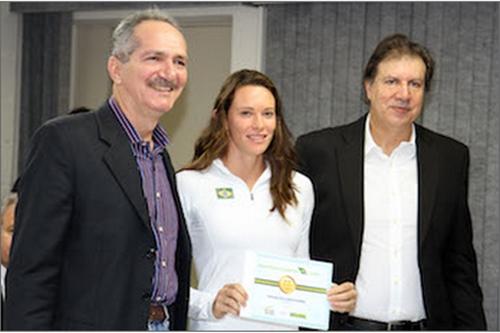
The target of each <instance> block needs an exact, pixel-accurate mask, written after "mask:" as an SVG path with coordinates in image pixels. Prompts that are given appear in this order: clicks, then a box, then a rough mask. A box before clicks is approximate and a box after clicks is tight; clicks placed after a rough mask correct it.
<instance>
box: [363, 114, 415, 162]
mask: <svg viewBox="0 0 500 333" xmlns="http://www.w3.org/2000/svg"><path fill="white" fill-rule="evenodd" d="M415 133H416V132H415V125H414V124H411V136H410V141H402V142H401V143H400V144H399V146H397V147H396V149H394V151H393V152H392V154H391V155H395V154H396V155H401V154H402V156H407V157H408V158H413V157H414V156H415V154H416V144H415V138H416V134H415ZM372 151H373V152H374V153H375V152H377V153H380V154H384V153H383V150H382V148H381V147H380V146H378V145H377V143H376V142H375V141H374V140H373V136H372V133H371V131H370V113H368V116H367V117H366V122H365V157H366V156H368V155H370V154H371V153H372Z"/></svg>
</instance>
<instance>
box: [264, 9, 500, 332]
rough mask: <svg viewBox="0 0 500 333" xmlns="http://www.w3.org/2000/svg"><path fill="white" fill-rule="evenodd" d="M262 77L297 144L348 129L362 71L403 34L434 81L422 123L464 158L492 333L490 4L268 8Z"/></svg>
mask: <svg viewBox="0 0 500 333" xmlns="http://www.w3.org/2000/svg"><path fill="white" fill-rule="evenodd" d="M266 7H267V32H266V38H267V39H266V54H265V60H266V72H267V73H268V74H269V75H270V76H271V78H272V79H273V80H274V81H275V82H276V84H277V85H278V88H279V90H280V92H281V96H282V98H283V101H284V105H285V114H286V120H287V123H288V124H289V126H290V128H291V130H292V132H293V133H294V134H295V136H298V135H300V134H303V133H305V132H308V131H311V130H315V129H318V128H323V127H327V126H335V125H340V124H345V123H347V122H351V121H353V120H355V119H357V118H358V117H360V116H361V115H362V114H364V113H365V112H366V111H367V110H366V107H365V106H364V104H363V102H362V98H361V96H362V95H361V76H362V71H363V67H364V65H365V63H366V61H367V59H368V57H369V56H370V54H371V52H372V51H373V49H374V47H375V46H376V44H377V43H378V42H379V41H380V40H381V39H382V38H383V37H385V36H386V35H388V34H391V33H394V32H401V33H404V34H407V35H409V36H410V38H412V39H415V40H416V41H418V42H420V43H422V44H423V45H426V46H427V47H428V48H429V49H430V50H431V52H432V54H433V55H434V57H435V60H436V62H437V72H436V75H435V79H434V82H433V84H434V85H433V87H432V90H431V93H430V94H428V95H429V96H428V99H427V105H426V110H425V111H424V113H423V116H422V117H421V119H419V122H420V123H421V124H423V125H424V126H427V127H429V128H430V129H433V130H436V131H438V132H441V133H443V134H446V135H449V136H451V137H454V138H456V139H458V140H460V141H462V142H464V143H465V144H467V145H468V146H469V148H470V152H471V166H470V185H469V203H470V208H471V213H472V216H473V227H474V245H475V249H476V251H477V254H478V261H479V262H478V268H479V275H480V276H479V277H480V283H481V286H482V289H483V293H484V306H485V311H486V316H487V320H488V328H489V329H490V330H498V329H499V323H498V316H499V312H500V311H499V283H498V279H499V274H498V269H499V259H498V241H499V237H498V236H499V232H498V229H499V227H498V221H499V205H498V200H499V191H498V187H499V178H498V171H499V170H498V163H499V158H498V156H499V154H498V153H499V144H498V143H499V140H498V139H499V137H498V114H499V106H500V101H499V95H500V82H499V77H500V66H499V63H498V59H499V54H500V53H499V36H498V30H499V24H498V10H499V9H498V7H499V6H498V4H497V3H479V2H478V3H471V2H469V3H467V2H461V3H451V2H446V3H435V2H434V3H432V2H418V3H415V2H413V3H412V2H405V3H396V2H386V3H375V2H370V3H361V2H357V3H308V4H305V3H302V4H270V5H267V6H266Z"/></svg>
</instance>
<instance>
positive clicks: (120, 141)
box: [96, 103, 151, 228]
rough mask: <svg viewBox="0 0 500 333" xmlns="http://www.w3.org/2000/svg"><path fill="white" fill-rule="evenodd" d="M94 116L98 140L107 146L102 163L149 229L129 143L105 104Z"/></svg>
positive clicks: (144, 201)
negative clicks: (105, 165) (95, 117)
mask: <svg viewBox="0 0 500 333" xmlns="http://www.w3.org/2000/svg"><path fill="white" fill-rule="evenodd" d="M96 116H97V123H98V130H99V135H100V138H101V140H103V141H104V142H106V143H107V144H108V146H109V149H108V150H107V151H106V152H105V153H104V156H103V158H104V162H105V163H106V164H107V166H108V167H109V169H110V171H111V173H112V174H113V176H114V177H115V179H116V181H117V182H118V184H119V185H120V187H121V188H122V190H123V192H124V193H125V195H126V196H127V198H128V199H129V200H130V202H131V204H132V206H133V207H134V208H135V210H136V211H137V213H138V215H139V216H140V218H141V220H142V221H143V222H144V223H145V224H146V226H147V227H148V228H150V227H151V226H150V222H149V214H148V208H147V203H146V199H145V198H144V195H143V190H142V185H141V175H140V172H139V169H138V167H137V163H136V161H135V158H134V155H133V153H132V149H131V147H130V144H129V141H128V139H127V137H126V135H125V133H124V132H123V129H122V128H121V127H120V124H119V123H118V120H117V119H116V118H115V116H114V115H113V113H112V111H111V109H110V108H109V107H108V105H107V103H106V104H105V106H103V107H102V108H101V109H100V110H98V111H97V112H96Z"/></svg>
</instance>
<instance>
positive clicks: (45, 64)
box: [18, 12, 72, 174]
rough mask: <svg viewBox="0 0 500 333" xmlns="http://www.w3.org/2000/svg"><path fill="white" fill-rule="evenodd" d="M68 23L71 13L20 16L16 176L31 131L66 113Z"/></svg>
mask: <svg viewBox="0 0 500 333" xmlns="http://www.w3.org/2000/svg"><path fill="white" fill-rule="evenodd" d="M71 24H72V15H71V14H70V13H64V12H61V13H36V14H23V50H22V65H21V66H22V68H21V82H22V83H21V116H20V131H19V154H18V156H19V161H18V170H19V174H20V171H21V170H22V167H23V163H24V158H25V155H26V153H27V152H26V150H27V146H28V144H29V140H30V138H31V136H32V135H33V133H34V131H35V130H36V129H37V128H38V127H39V126H40V125H41V124H42V123H44V122H45V121H47V120H48V119H50V118H53V117H55V116H57V115H58V114H63V113H66V112H67V109H68V99H69V80H70V76H69V75H70V71H69V68H70V54H71Z"/></svg>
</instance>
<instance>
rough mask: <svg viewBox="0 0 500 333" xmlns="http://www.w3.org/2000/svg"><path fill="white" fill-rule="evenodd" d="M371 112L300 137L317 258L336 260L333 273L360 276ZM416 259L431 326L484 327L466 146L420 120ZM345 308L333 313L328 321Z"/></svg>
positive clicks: (335, 322)
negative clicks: (367, 126) (367, 129)
mask: <svg viewBox="0 0 500 333" xmlns="http://www.w3.org/2000/svg"><path fill="white" fill-rule="evenodd" d="M365 121H366V116H364V117H362V118H361V119H359V120H357V121H356V122H354V123H351V124H348V125H344V126H340V127H336V128H327V129H323V130H320V131H316V132H312V133H309V134H306V135H303V136H301V137H299V138H298V140H297V150H298V152H299V156H300V163H301V168H302V171H303V172H304V173H305V174H307V175H308V176H309V177H310V178H311V180H312V182H313V184H314V188H315V196H316V198H315V202H316V205H315V209H314V213H313V218H312V222H311V238H310V247H311V248H310V251H311V257H312V258H314V259H318V260H325V261H330V262H333V263H335V272H334V276H333V280H334V281H336V282H344V281H353V282H354V281H355V279H356V276H357V273H358V268H359V258H360V253H361V242H362V236H363V227H364V205H363V202H364V195H363V170H364V168H363V163H364V130H365V127H364V126H365ZM415 127H416V146H417V163H418V231H417V232H418V265H419V268H420V275H421V283H422V289H423V299H424V306H425V311H426V315H427V321H428V328H429V329H431V330H441V329H445V330H454V329H466V330H479V329H485V328H486V323H485V317H484V312H483V308H482V293H481V290H480V287H479V284H478V280H477V264H476V255H475V252H474V249H473V245H472V226H471V218H470V213H469V208H468V204H467V187H468V167H469V153H468V149H467V147H466V146H465V145H463V144H461V143H459V142H458V141H455V140H453V139H451V138H448V137H445V136H443V135H440V134H437V133H434V132H432V131H430V130H428V129H425V128H423V127H421V126H419V125H417V124H415ZM344 321H345V315H339V314H334V315H333V316H332V318H331V323H330V328H332V329H333V328H337V327H338V326H339V325H341V324H342V323H343V322H344Z"/></svg>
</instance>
